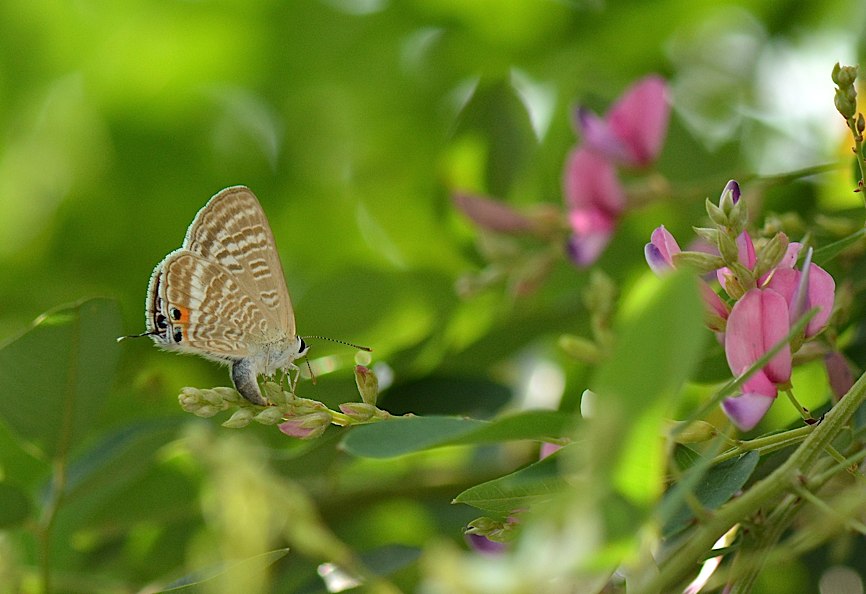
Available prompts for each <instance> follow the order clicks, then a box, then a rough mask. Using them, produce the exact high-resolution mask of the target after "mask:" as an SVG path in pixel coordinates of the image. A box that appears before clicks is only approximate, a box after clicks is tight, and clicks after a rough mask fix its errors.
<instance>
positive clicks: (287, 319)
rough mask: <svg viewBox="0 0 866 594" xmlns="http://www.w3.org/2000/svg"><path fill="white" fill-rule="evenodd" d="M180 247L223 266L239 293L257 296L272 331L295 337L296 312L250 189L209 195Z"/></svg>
mask: <svg viewBox="0 0 866 594" xmlns="http://www.w3.org/2000/svg"><path fill="white" fill-rule="evenodd" d="M182 249H183V250H186V251H188V252H191V253H192V254H195V255H196V256H198V257H199V258H201V259H203V260H205V261H208V262H215V263H217V264H218V265H219V266H220V267H222V268H224V269H225V271H226V272H228V273H229V275H230V276H231V278H232V280H233V281H234V282H235V283H236V284H237V285H238V286H239V287H240V294H241V295H244V296H251V297H252V298H254V299H257V300H258V302H259V304H258V307H259V309H260V310H261V311H262V315H264V316H265V317H266V318H267V320H268V322H269V324H270V325H271V327H270V328H269V330H271V332H273V331H275V330H277V331H280V332H282V333H283V335H284V336H291V337H293V336H295V316H294V312H293V310H292V302H291V300H290V299H289V292H288V289H287V288H286V279H285V276H284V275H283V266H282V264H281V263H280V256H279V254H278V253H277V248H276V243H275V242H274V234H273V232H271V227H270V225H269V224H268V219H267V217H265V213H264V211H263V210H262V207H261V205H260V204H259V201H258V199H257V198H256V197H255V195H254V194H253V193H252V192H251V191H250V190H249V188H246V187H244V186H233V187H230V188H226V189H224V190H222V191H220V192H219V193H217V194H216V195H215V196H214V197H213V198H211V199H210V201H208V203H207V204H206V205H205V206H204V207H203V208H202V209H201V210H200V211H199V212H198V214H197V215H196V216H195V219H193V221H192V224H191V225H190V226H189V229H188V230H187V232H186V238H185V239H184V241H183V248H182Z"/></svg>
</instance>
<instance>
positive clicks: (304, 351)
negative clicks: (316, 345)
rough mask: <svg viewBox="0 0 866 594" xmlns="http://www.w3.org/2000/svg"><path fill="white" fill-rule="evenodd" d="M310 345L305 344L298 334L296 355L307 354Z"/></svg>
mask: <svg viewBox="0 0 866 594" xmlns="http://www.w3.org/2000/svg"><path fill="white" fill-rule="evenodd" d="M309 349H310V347H308V346H307V343H306V342H304V339H303V338H301V337H300V336H298V357H303V356H304V355H306V354H307V351H308V350H309Z"/></svg>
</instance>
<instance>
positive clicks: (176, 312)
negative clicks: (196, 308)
mask: <svg viewBox="0 0 866 594" xmlns="http://www.w3.org/2000/svg"><path fill="white" fill-rule="evenodd" d="M180 315H181V314H180V310H179V309H178V308H176V307H172V308H171V318H172V319H173V320H179V319H180Z"/></svg>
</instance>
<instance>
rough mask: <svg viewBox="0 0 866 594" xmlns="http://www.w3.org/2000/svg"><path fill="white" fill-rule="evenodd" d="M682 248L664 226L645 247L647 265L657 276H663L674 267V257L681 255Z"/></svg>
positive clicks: (659, 228)
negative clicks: (663, 273) (664, 272)
mask: <svg viewBox="0 0 866 594" xmlns="http://www.w3.org/2000/svg"><path fill="white" fill-rule="evenodd" d="M680 251H681V250H680V246H679V244H678V243H677V240H676V239H674V236H673V235H671V233H670V231H668V230H667V229H665V227H664V225H662V226H661V227H658V228H656V230H655V231H653V233H652V236H651V237H650V242H649V243H648V244H646V247H644V256H645V257H646V261H647V264H649V267H650V268H651V269H652V271H653V272H655V273H656V274H661V273H662V272H663V271H665V270H669V269H671V268H673V266H674V258H673V257H674V255H675V254H679V253H680Z"/></svg>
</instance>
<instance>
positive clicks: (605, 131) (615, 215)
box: [563, 76, 670, 266]
mask: <svg viewBox="0 0 866 594" xmlns="http://www.w3.org/2000/svg"><path fill="white" fill-rule="evenodd" d="M669 119H670V106H669V105H668V102H667V85H666V83H665V81H664V80H663V79H662V78H661V77H658V76H648V77H646V78H644V79H642V80H640V81H638V82H637V83H635V84H634V85H632V86H631V87H630V88H629V89H628V90H627V91H626V92H625V93H624V94H623V95H622V96H621V97H620V98H619V99H618V100H617V101H616V102H615V103H614V105H613V107H611V109H610V112H608V114H607V115H606V116H605V117H604V118H600V117H598V116H597V115H595V114H593V113H592V112H591V111H589V110H588V109H585V108H579V109H578V111H577V118H576V123H577V127H578V132H579V133H580V137H581V141H582V142H583V145H582V146H579V147H578V148H576V149H574V150H573V151H572V152H571V153H570V154H569V156H568V158H567V159H566V162H565V171H564V174H563V189H564V194H565V202H566V206H567V208H568V215H569V216H568V220H569V223H570V224H571V228H572V235H571V238H570V239H569V241H568V253H569V256H570V257H571V259H572V261H573V262H574V263H575V264H577V265H578V266H589V265H590V264H592V263H593V262H595V261H596V260H597V259H598V257H599V256H600V255H601V253H602V252H603V251H604V249H605V247H607V244H608V242H609V241H610V238H611V237H612V235H613V232H614V230H615V229H616V226H617V223H618V222H619V219H620V217H621V216H622V213H623V211H624V210H625V206H626V200H625V190H624V189H623V187H622V184H621V183H620V181H619V177H618V175H617V170H616V166H617V165H621V166H626V167H645V166H647V165H649V164H651V163H652V162H653V161H654V160H655V159H656V158H657V157H658V155H659V152H660V151H661V147H662V143H663V142H664V139H665V136H666V135H667V127H668V120H669Z"/></svg>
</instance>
